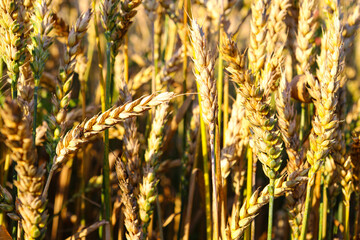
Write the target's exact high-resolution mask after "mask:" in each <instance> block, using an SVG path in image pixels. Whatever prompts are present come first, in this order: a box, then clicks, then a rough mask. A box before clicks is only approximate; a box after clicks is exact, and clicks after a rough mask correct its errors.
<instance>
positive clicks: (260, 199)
mask: <svg viewBox="0 0 360 240" xmlns="http://www.w3.org/2000/svg"><path fill="white" fill-rule="evenodd" d="M303 172H305V173H306V172H307V170H303V171H299V172H294V173H293V175H294V176H291V179H292V180H287V181H286V180H285V179H286V176H282V177H280V178H278V179H276V180H275V184H274V186H275V187H274V196H275V197H276V198H277V197H280V196H282V195H283V194H284V193H286V192H289V191H292V190H293V189H294V188H295V187H296V186H298V184H299V183H301V182H303V181H306V177H302V176H304V175H305V174H304V173H303ZM269 189H270V185H267V186H265V187H264V189H263V190H262V191H261V192H260V191H259V190H256V191H255V192H254V193H253V194H252V195H251V198H250V201H249V204H247V201H245V202H244V203H243V205H242V207H241V209H240V212H239V223H238V226H239V227H238V228H236V229H231V230H230V232H231V239H240V238H241V236H242V235H243V233H244V231H245V229H246V228H247V227H248V226H249V225H250V223H251V222H252V221H254V219H255V218H256V216H257V215H258V213H259V211H260V209H261V208H262V207H263V206H265V205H266V204H268V203H269V200H270V197H271V194H270V193H269V191H268V190H269Z"/></svg>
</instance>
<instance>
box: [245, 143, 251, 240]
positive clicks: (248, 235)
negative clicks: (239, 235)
mask: <svg viewBox="0 0 360 240" xmlns="http://www.w3.org/2000/svg"><path fill="white" fill-rule="evenodd" d="M246 155H247V175H246V206H247V207H249V206H250V198H251V195H252V187H253V186H252V179H253V156H252V155H253V153H252V149H251V147H250V146H249V147H248V149H247V154H246ZM250 226H251V225H250ZM250 226H249V227H247V228H246V230H245V235H244V240H250V239H251V227H250Z"/></svg>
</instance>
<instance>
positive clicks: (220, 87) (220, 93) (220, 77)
mask: <svg viewBox="0 0 360 240" xmlns="http://www.w3.org/2000/svg"><path fill="white" fill-rule="evenodd" d="M219 32H221V27H220V29H219ZM219 34H221V33H219ZM221 39H222V38H221V37H219V41H220V43H219V46H221V44H222V43H221V42H222V40H221ZM223 68H224V63H223V57H222V54H221V52H219V65H218V78H217V83H216V84H217V92H218V106H219V107H218V124H219V132H221V114H222V108H221V107H222V98H223V79H224V77H223V76H224V73H223Z"/></svg>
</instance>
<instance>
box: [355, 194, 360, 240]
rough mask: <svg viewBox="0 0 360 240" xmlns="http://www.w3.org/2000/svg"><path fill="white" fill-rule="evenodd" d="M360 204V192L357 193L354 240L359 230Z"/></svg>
mask: <svg viewBox="0 0 360 240" xmlns="http://www.w3.org/2000/svg"><path fill="white" fill-rule="evenodd" d="M359 204H360V194H358V193H356V194H355V221H354V236H353V240H356V238H357V235H358V232H359V215H360V214H359Z"/></svg>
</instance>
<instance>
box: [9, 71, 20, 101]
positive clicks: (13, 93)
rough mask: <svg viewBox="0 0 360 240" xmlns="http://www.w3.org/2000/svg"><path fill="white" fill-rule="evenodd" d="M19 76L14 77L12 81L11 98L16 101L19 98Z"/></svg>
mask: <svg viewBox="0 0 360 240" xmlns="http://www.w3.org/2000/svg"><path fill="white" fill-rule="evenodd" d="M17 77H18V76H17V75H15V76H14V77H12V79H11V98H12V99H16V98H17Z"/></svg>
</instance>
